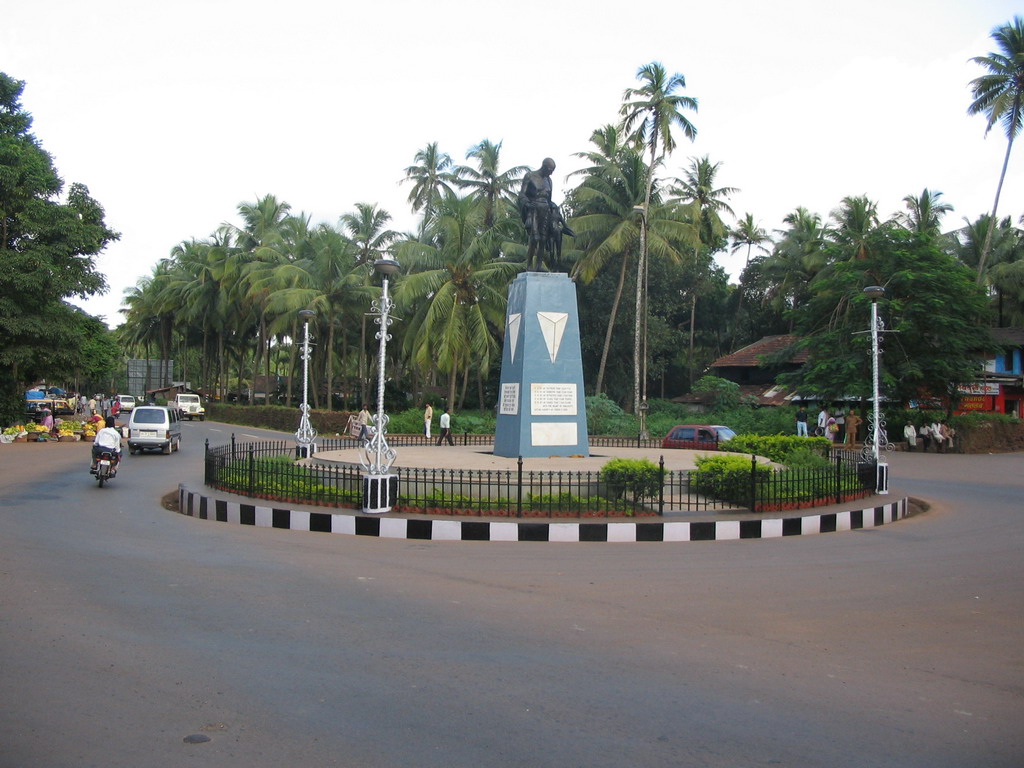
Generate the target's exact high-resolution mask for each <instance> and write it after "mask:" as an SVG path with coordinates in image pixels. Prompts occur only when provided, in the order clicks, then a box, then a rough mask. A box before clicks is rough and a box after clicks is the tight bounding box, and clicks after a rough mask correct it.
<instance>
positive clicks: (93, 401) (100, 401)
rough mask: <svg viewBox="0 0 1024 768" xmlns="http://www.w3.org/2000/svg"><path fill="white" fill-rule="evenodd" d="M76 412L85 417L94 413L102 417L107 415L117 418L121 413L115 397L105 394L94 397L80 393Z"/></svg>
mask: <svg viewBox="0 0 1024 768" xmlns="http://www.w3.org/2000/svg"><path fill="white" fill-rule="evenodd" d="M78 413H80V414H81V415H82V416H85V417H86V418H88V417H90V416H96V415H99V416H102V417H103V418H104V419H105V418H106V417H107V416H113V417H114V418H117V417H118V416H119V415H120V413H121V402H120V401H119V400H118V399H117V398H116V397H107V396H106V395H96V396H94V397H86V396H85V395H82V396H81V397H79V398H78Z"/></svg>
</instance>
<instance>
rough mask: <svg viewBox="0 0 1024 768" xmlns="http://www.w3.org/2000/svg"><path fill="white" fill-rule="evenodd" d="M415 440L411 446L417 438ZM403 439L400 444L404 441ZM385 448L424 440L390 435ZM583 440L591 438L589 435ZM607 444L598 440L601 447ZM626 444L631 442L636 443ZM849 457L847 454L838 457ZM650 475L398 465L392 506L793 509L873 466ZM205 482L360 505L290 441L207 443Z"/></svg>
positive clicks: (334, 470) (465, 511) (856, 457)
mask: <svg viewBox="0 0 1024 768" xmlns="http://www.w3.org/2000/svg"><path fill="white" fill-rule="evenodd" d="M461 437H462V438H463V439H464V440H465V441H466V442H465V443H463V444H464V445H490V444H492V443H493V438H491V437H490V436H488V435H462V436H461ZM417 438H418V439H419V441H420V442H417ZM403 440H408V442H403ZM388 441H389V443H391V444H394V445H419V444H424V443H425V442H426V438H425V437H423V436H416V435H395V436H391V435H389V437H388ZM318 442H319V449H320V451H321V452H323V451H332V450H340V449H344V448H351V447H352V446H353V444H354V441H353V440H351V439H347V438H335V439H326V440H324V439H321V440H319V441H318ZM591 444H592V445H595V444H600V443H596V442H594V441H593V440H592V442H591ZM605 445H607V444H605ZM629 445H634V446H635V445H636V443H635V441H634V442H633V443H629ZM847 454H849V455H847ZM657 466H658V472H657V476H656V477H653V479H652V477H650V476H648V477H646V478H637V479H636V480H635V481H634V480H631V479H629V478H625V479H623V478H622V477H617V478H610V477H608V476H607V475H606V474H605V473H604V472H574V471H560V472H549V471H534V470H524V469H523V460H522V459H521V458H520V459H519V460H518V462H517V465H516V468H515V469H511V470H470V469H431V468H402V467H396V468H394V469H393V470H392V471H393V472H394V473H395V474H396V475H398V483H399V485H398V487H399V494H398V501H397V503H396V504H395V505H394V507H393V508H394V510H395V511H397V512H408V513H422V514H432V515H479V516H488V517H581V518H585V517H619V516H644V515H664V514H666V513H681V512H714V511H722V510H752V511H756V512H767V511H778V510H787V509H799V508H803V507H812V506H822V505H826V504H832V503H836V504H839V503H842V502H844V501H848V500H850V499H854V498H861V497H863V496H866V495H869V494H870V493H872V492H873V491H874V487H875V471H876V470H875V464H874V463H873V462H865V461H863V460H862V458H861V456H860V454H859V453H856V452H843V451H835V452H834V453H833V457H832V461H831V463H830V465H829V466H828V467H825V468H820V469H776V468H772V467H771V466H769V465H765V464H758V462H757V460H756V458H754V457H751V463H750V468H749V471H747V470H733V471H728V472H709V471H698V470H667V469H665V463H664V458H661V459H659V462H658V465H657ZM205 483H206V484H207V485H208V486H211V487H213V488H218V489H221V490H225V491H231V492H234V493H239V494H242V495H244V496H249V497H253V498H257V499H266V500H269V501H273V502H289V503H301V504H312V505H322V506H329V507H341V508H350V509H360V508H361V507H362V499H363V496H362V494H363V470H362V468H361V467H359V466H353V465H341V464H335V463H330V464H328V463H321V462H317V460H316V459H315V458H314V459H313V460H312V461H308V462H302V463H297V462H296V461H295V444H294V443H293V442H290V441H261V442H254V443H237V442H236V441H235V438H234V436H233V435H232V438H231V443H230V444H228V445H223V446H218V447H213V448H211V447H210V446H209V445H207V448H206V467H205Z"/></svg>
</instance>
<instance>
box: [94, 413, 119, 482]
mask: <svg viewBox="0 0 1024 768" xmlns="http://www.w3.org/2000/svg"><path fill="white" fill-rule="evenodd" d="M106 425H107V426H105V427H104V428H103V429H101V430H100V431H99V432H97V433H96V437H95V439H94V440H93V443H92V467H91V468H90V469H89V472H90V473H91V474H93V475H95V474H96V462H97V460H98V459H99V457H100V454H101V453H103V452H104V451H110V452H111V453H113V454H114V456H115V457H116V459H117V461H118V462H120V461H121V432H120V430H118V429H116V428H115V427H114V417H113V416H107V420H106Z"/></svg>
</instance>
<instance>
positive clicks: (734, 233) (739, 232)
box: [729, 213, 772, 269]
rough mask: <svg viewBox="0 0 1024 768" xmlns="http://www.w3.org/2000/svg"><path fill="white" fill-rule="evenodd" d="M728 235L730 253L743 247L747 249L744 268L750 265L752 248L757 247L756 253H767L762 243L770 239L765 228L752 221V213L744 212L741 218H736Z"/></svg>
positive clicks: (768, 241)
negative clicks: (730, 244) (729, 238)
mask: <svg viewBox="0 0 1024 768" xmlns="http://www.w3.org/2000/svg"><path fill="white" fill-rule="evenodd" d="M729 236H730V237H731V238H732V247H731V248H730V249H729V250H730V252H731V253H736V251H738V250H740V249H741V248H743V247H746V249H747V253H746V257H745V259H744V262H743V268H744V269H746V268H747V267H748V266H750V256H751V251H752V249H754V248H757V251H758V253H768V249H767V248H765V247H764V243H770V242H771V240H772V238H771V236H770V235H769V234H768V231H767V230H766V229H764V228H762V227H760V226H758V225H757V224H756V223H754V214H752V213H745V214H743V218H742V219H737V221H736V226H734V227H733V228H732V230H731V231H730V232H729Z"/></svg>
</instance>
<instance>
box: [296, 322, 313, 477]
mask: <svg viewBox="0 0 1024 768" xmlns="http://www.w3.org/2000/svg"><path fill="white" fill-rule="evenodd" d="M299 317H301V318H302V325H303V338H302V353H301V355H302V405H300V406H299V410H300V411H302V417H301V418H300V419H299V429H298V431H297V432H296V433H295V458H297V459H308V458H309V457H310V456H312V455H313V454H314V453H316V430H314V429H313V425H312V424H310V423H309V321H310V320H311V319H312V318H314V317H316V312H314V311H313V310H311V309H300V310H299Z"/></svg>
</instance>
